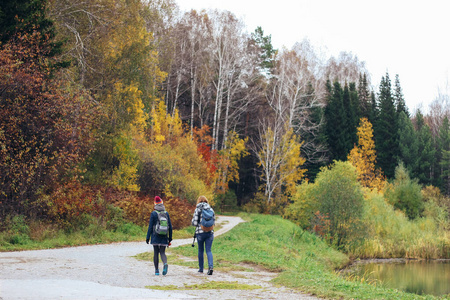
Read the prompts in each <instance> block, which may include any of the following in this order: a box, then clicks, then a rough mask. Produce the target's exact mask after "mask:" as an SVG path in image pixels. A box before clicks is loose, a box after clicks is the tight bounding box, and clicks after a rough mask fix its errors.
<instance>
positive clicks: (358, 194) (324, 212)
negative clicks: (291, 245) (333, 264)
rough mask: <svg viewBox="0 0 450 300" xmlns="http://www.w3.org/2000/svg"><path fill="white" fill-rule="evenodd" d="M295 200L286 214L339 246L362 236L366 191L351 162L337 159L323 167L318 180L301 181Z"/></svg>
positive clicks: (345, 245)
mask: <svg viewBox="0 0 450 300" xmlns="http://www.w3.org/2000/svg"><path fill="white" fill-rule="evenodd" d="M293 200H294V203H293V204H291V206H290V207H289V208H288V210H287V213H286V214H285V216H286V217H288V218H290V219H293V220H294V221H296V223H298V224H301V225H302V227H303V228H305V227H306V228H310V229H312V230H313V231H315V232H316V233H318V234H319V235H321V236H322V237H325V238H327V239H328V241H329V242H331V243H333V244H334V245H336V246H337V247H338V248H343V247H348V246H349V245H351V244H353V243H358V242H359V240H360V238H361V237H363V234H364V230H363V226H362V222H361V217H362V213H363V205H364V197H363V190H362V187H361V185H360V184H359V182H358V180H357V173H356V169H355V167H353V166H352V165H351V164H350V163H349V162H340V161H336V162H335V163H334V164H333V165H331V166H330V167H327V168H322V169H321V172H320V173H319V174H318V175H317V178H316V181H315V183H312V184H308V183H305V184H302V186H301V187H300V188H299V189H298V190H297V193H296V196H295V197H294V198H293Z"/></svg>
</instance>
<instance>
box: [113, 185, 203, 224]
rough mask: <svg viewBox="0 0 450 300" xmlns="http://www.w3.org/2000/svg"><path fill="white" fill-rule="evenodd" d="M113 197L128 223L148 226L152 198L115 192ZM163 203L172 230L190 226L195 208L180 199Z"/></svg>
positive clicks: (152, 204) (172, 199) (166, 199)
mask: <svg viewBox="0 0 450 300" xmlns="http://www.w3.org/2000/svg"><path fill="white" fill-rule="evenodd" d="M114 197H115V200H114V204H115V205H117V206H119V207H120V208H122V209H123V210H124V212H125V216H126V218H127V219H128V220H129V221H131V222H133V223H135V224H138V225H140V226H145V225H148V222H149V220H150V214H151V213H152V211H153V209H154V203H153V198H152V197H150V196H148V195H138V194H137V193H134V192H117V193H115V194H114ZM163 201H164V207H165V208H166V211H168V212H169V215H170V221H171V222H172V227H173V228H174V229H181V228H184V227H186V226H189V225H190V224H191V219H192V214H193V213H194V210H195V206H193V205H191V204H189V202H188V201H187V200H182V199H180V198H172V197H170V198H163Z"/></svg>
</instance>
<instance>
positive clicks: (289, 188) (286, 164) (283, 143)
mask: <svg viewBox="0 0 450 300" xmlns="http://www.w3.org/2000/svg"><path fill="white" fill-rule="evenodd" d="M254 146H255V148H254V151H255V153H256V155H257V157H258V160H259V162H258V166H259V167H261V171H262V176H261V179H262V181H263V183H264V184H263V192H264V196H265V199H266V201H267V204H270V203H271V202H272V201H273V200H274V198H275V197H276V196H281V195H277V194H276V191H277V190H280V191H281V189H282V188H283V189H284V192H283V193H284V194H285V195H289V194H292V193H294V192H295V184H296V183H297V182H298V181H300V179H301V178H302V177H303V174H304V172H305V171H306V170H304V169H301V166H302V165H303V164H304V162H305V159H304V158H302V157H301V155H300V147H301V146H302V143H301V142H300V139H299V137H297V136H296V135H295V134H294V131H293V129H292V128H289V124H288V123H287V122H286V123H284V124H283V123H281V122H277V121H275V122H272V123H271V124H270V123H268V122H267V121H266V122H265V123H261V126H260V131H259V141H258V142H257V143H255V144H254Z"/></svg>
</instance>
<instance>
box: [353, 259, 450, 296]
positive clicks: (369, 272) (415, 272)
mask: <svg viewBox="0 0 450 300" xmlns="http://www.w3.org/2000/svg"><path fill="white" fill-rule="evenodd" d="M348 272H349V273H350V274H351V276H353V275H354V276H358V278H362V277H364V278H365V279H366V280H367V281H368V282H376V283H377V285H378V284H380V283H381V284H382V286H384V287H388V288H394V289H398V290H402V291H405V292H408V293H415V294H419V295H424V294H429V295H435V296H442V295H447V294H450V260H431V261H417V260H375V261H368V262H360V263H357V264H354V265H353V266H352V267H351V268H350V270H349V271H348ZM347 275H348V273H347Z"/></svg>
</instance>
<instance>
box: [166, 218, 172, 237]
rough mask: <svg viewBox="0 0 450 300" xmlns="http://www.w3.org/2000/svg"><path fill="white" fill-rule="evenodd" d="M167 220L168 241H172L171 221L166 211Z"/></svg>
mask: <svg viewBox="0 0 450 300" xmlns="http://www.w3.org/2000/svg"><path fill="white" fill-rule="evenodd" d="M167 221H168V223H169V243H170V242H171V241H172V222H171V221H170V215H169V213H167Z"/></svg>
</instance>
